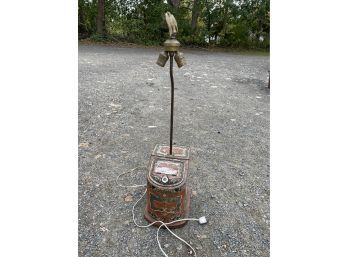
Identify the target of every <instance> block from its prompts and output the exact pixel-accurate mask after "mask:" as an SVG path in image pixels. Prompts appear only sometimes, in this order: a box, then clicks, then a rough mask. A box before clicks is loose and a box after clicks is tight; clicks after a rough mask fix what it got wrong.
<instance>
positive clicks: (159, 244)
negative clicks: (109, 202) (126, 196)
mask: <svg viewBox="0 0 348 257" xmlns="http://www.w3.org/2000/svg"><path fill="white" fill-rule="evenodd" d="M144 167H145V166H138V167H135V168H133V169H131V170H129V171H126V172H123V173H121V174H119V175H118V176H117V178H116V184H117V185H118V186H119V187H123V188H137V187H146V184H143V185H137V184H135V185H130V186H125V185H121V184H119V183H118V180H119V178H120V177H121V176H123V175H125V174H127V173H131V172H133V171H135V170H137V169H139V168H144ZM145 168H146V167H145ZM146 192H147V189H145V192H144V193H143V194H142V196H141V197H140V198H139V199H138V200H137V201H136V202H135V204H134V205H133V208H132V215H133V222H134V224H135V225H136V226H137V227H139V228H148V227H151V226H153V225H154V224H156V223H161V225H160V226H159V227H158V229H157V234H156V239H157V244H158V247H159V248H160V250H161V252H162V253H163V255H164V256H165V257H169V256H168V255H167V254H166V253H165V251H164V250H163V248H162V246H161V243H160V241H159V237H158V235H159V231H160V229H161V228H162V227H163V226H164V227H165V228H166V229H167V230H168V231H169V232H170V233H171V234H172V235H173V236H175V237H176V238H177V239H179V240H180V241H181V242H183V243H184V244H186V245H187V246H188V247H190V248H191V249H192V251H193V253H194V256H195V257H197V254H196V251H195V249H194V248H193V247H192V246H191V245H190V244H189V243H188V242H186V241H185V240H184V239H182V238H181V237H179V236H178V235H177V234H175V233H174V232H173V231H172V230H171V229H170V228H169V227H168V226H167V225H171V224H173V223H176V222H180V221H198V222H199V224H205V223H207V221H206V219H205V217H201V218H199V219H195V218H186V219H179V220H174V221H171V222H167V223H165V222H163V221H160V220H157V221H154V222H152V223H150V224H147V225H139V224H138V223H137V222H136V221H135V213H134V210H135V207H136V206H137V204H138V203H139V202H140V200H141V199H143V198H144V196H145V194H146Z"/></svg>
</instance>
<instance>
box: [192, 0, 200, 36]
mask: <svg viewBox="0 0 348 257" xmlns="http://www.w3.org/2000/svg"><path fill="white" fill-rule="evenodd" d="M199 4H200V3H199V0H194V1H193V8H192V20H191V31H192V33H193V34H195V32H196V29H197V20H198V16H199Z"/></svg>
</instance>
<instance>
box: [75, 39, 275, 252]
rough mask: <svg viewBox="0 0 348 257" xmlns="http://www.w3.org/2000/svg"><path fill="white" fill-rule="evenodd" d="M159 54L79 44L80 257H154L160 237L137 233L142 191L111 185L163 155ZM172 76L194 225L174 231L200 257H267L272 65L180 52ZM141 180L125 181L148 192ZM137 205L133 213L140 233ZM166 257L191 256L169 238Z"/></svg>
mask: <svg viewBox="0 0 348 257" xmlns="http://www.w3.org/2000/svg"><path fill="white" fill-rule="evenodd" d="M159 51H160V49H153V48H151V49H149V48H121V47H116V46H103V45H85V44H80V45H79V100H78V101H79V256H81V257H82V256H91V257H92V256H93V257H99V256H120V257H126V256H142V257H143V256H144V257H150V256H151V257H153V256H158V257H160V256H162V254H161V252H160V250H159V248H158V246H157V242H156V228H153V227H152V228H147V229H142V228H138V227H136V226H135V225H134V224H133V221H132V213H131V210H132V206H133V204H134V203H135V201H136V200H137V199H138V198H139V197H140V196H141V195H142V193H143V188H135V189H132V188H131V189H125V188H120V187H118V186H117V185H116V177H117V176H118V174H120V173H122V172H125V171H127V170H129V169H131V168H134V167H137V166H143V165H147V162H148V160H149V157H150V154H151V152H152V150H153V148H154V146H155V145H156V144H159V143H163V144H169V142H168V141H169V118H170V80H169V62H168V63H167V65H166V67H165V68H161V67H159V66H158V65H156V64H155V62H156V60H157V56H158V53H159ZM182 51H183V52H184V54H185V57H186V60H187V65H186V66H184V67H182V68H181V69H178V68H177V67H176V66H175V67H174V80H175V88H176V89H175V119H174V142H175V144H177V145H184V146H190V147H191V161H190V169H189V178H188V181H187V183H188V185H190V187H191V190H192V197H191V212H190V216H191V217H197V218H199V217H201V216H206V217H207V219H208V224H206V225H199V224H198V223H196V222H189V223H188V224H187V225H186V226H185V227H184V228H181V229H177V230H175V232H177V233H178V235H180V236H181V237H183V238H184V239H186V240H188V241H189V242H191V243H192V246H193V247H194V248H195V249H197V255H198V256H200V257H203V256H214V257H215V256H228V257H232V256H269V245H270V239H269V219H270V216H269V211H270V210H269V186H270V185H269V180H270V179H269V150H270V148H269V143H270V142H269V108H270V91H269V89H268V88H267V83H268V70H269V56H257V55H255V56H254V55H244V54H243V55H241V54H232V53H217V52H209V51H196V50H187V49H183V50H182ZM145 182H146V181H145V170H144V169H143V170H140V171H138V172H135V173H134V174H131V175H130V176H126V177H124V178H123V179H122V183H124V184H134V183H137V184H143V183H145ZM144 206H145V202H144V201H142V202H140V204H139V206H138V207H137V208H136V213H137V215H136V216H137V219H138V222H139V223H143V224H146V222H145V221H144V220H143V208H144ZM160 241H161V243H162V246H163V248H164V250H165V251H166V252H167V253H168V255H169V256H170V257H173V256H193V254H190V251H189V250H190V249H189V248H188V247H187V246H185V245H183V244H182V243H181V242H180V241H178V240H176V239H175V238H174V237H172V236H171V235H170V233H169V232H168V231H166V230H161V232H160Z"/></svg>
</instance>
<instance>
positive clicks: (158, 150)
mask: <svg viewBox="0 0 348 257" xmlns="http://www.w3.org/2000/svg"><path fill="white" fill-rule="evenodd" d="M152 155H156V156H166V157H169V158H170V157H172V158H177V159H185V160H188V159H190V149H189V148H186V147H183V146H173V155H169V146H167V145H156V147H155V149H154V150H153V152H152Z"/></svg>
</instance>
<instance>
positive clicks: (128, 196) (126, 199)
mask: <svg viewBox="0 0 348 257" xmlns="http://www.w3.org/2000/svg"><path fill="white" fill-rule="evenodd" d="M124 201H125V202H133V196H131V195H127V196H126V197H125V198H124Z"/></svg>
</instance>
